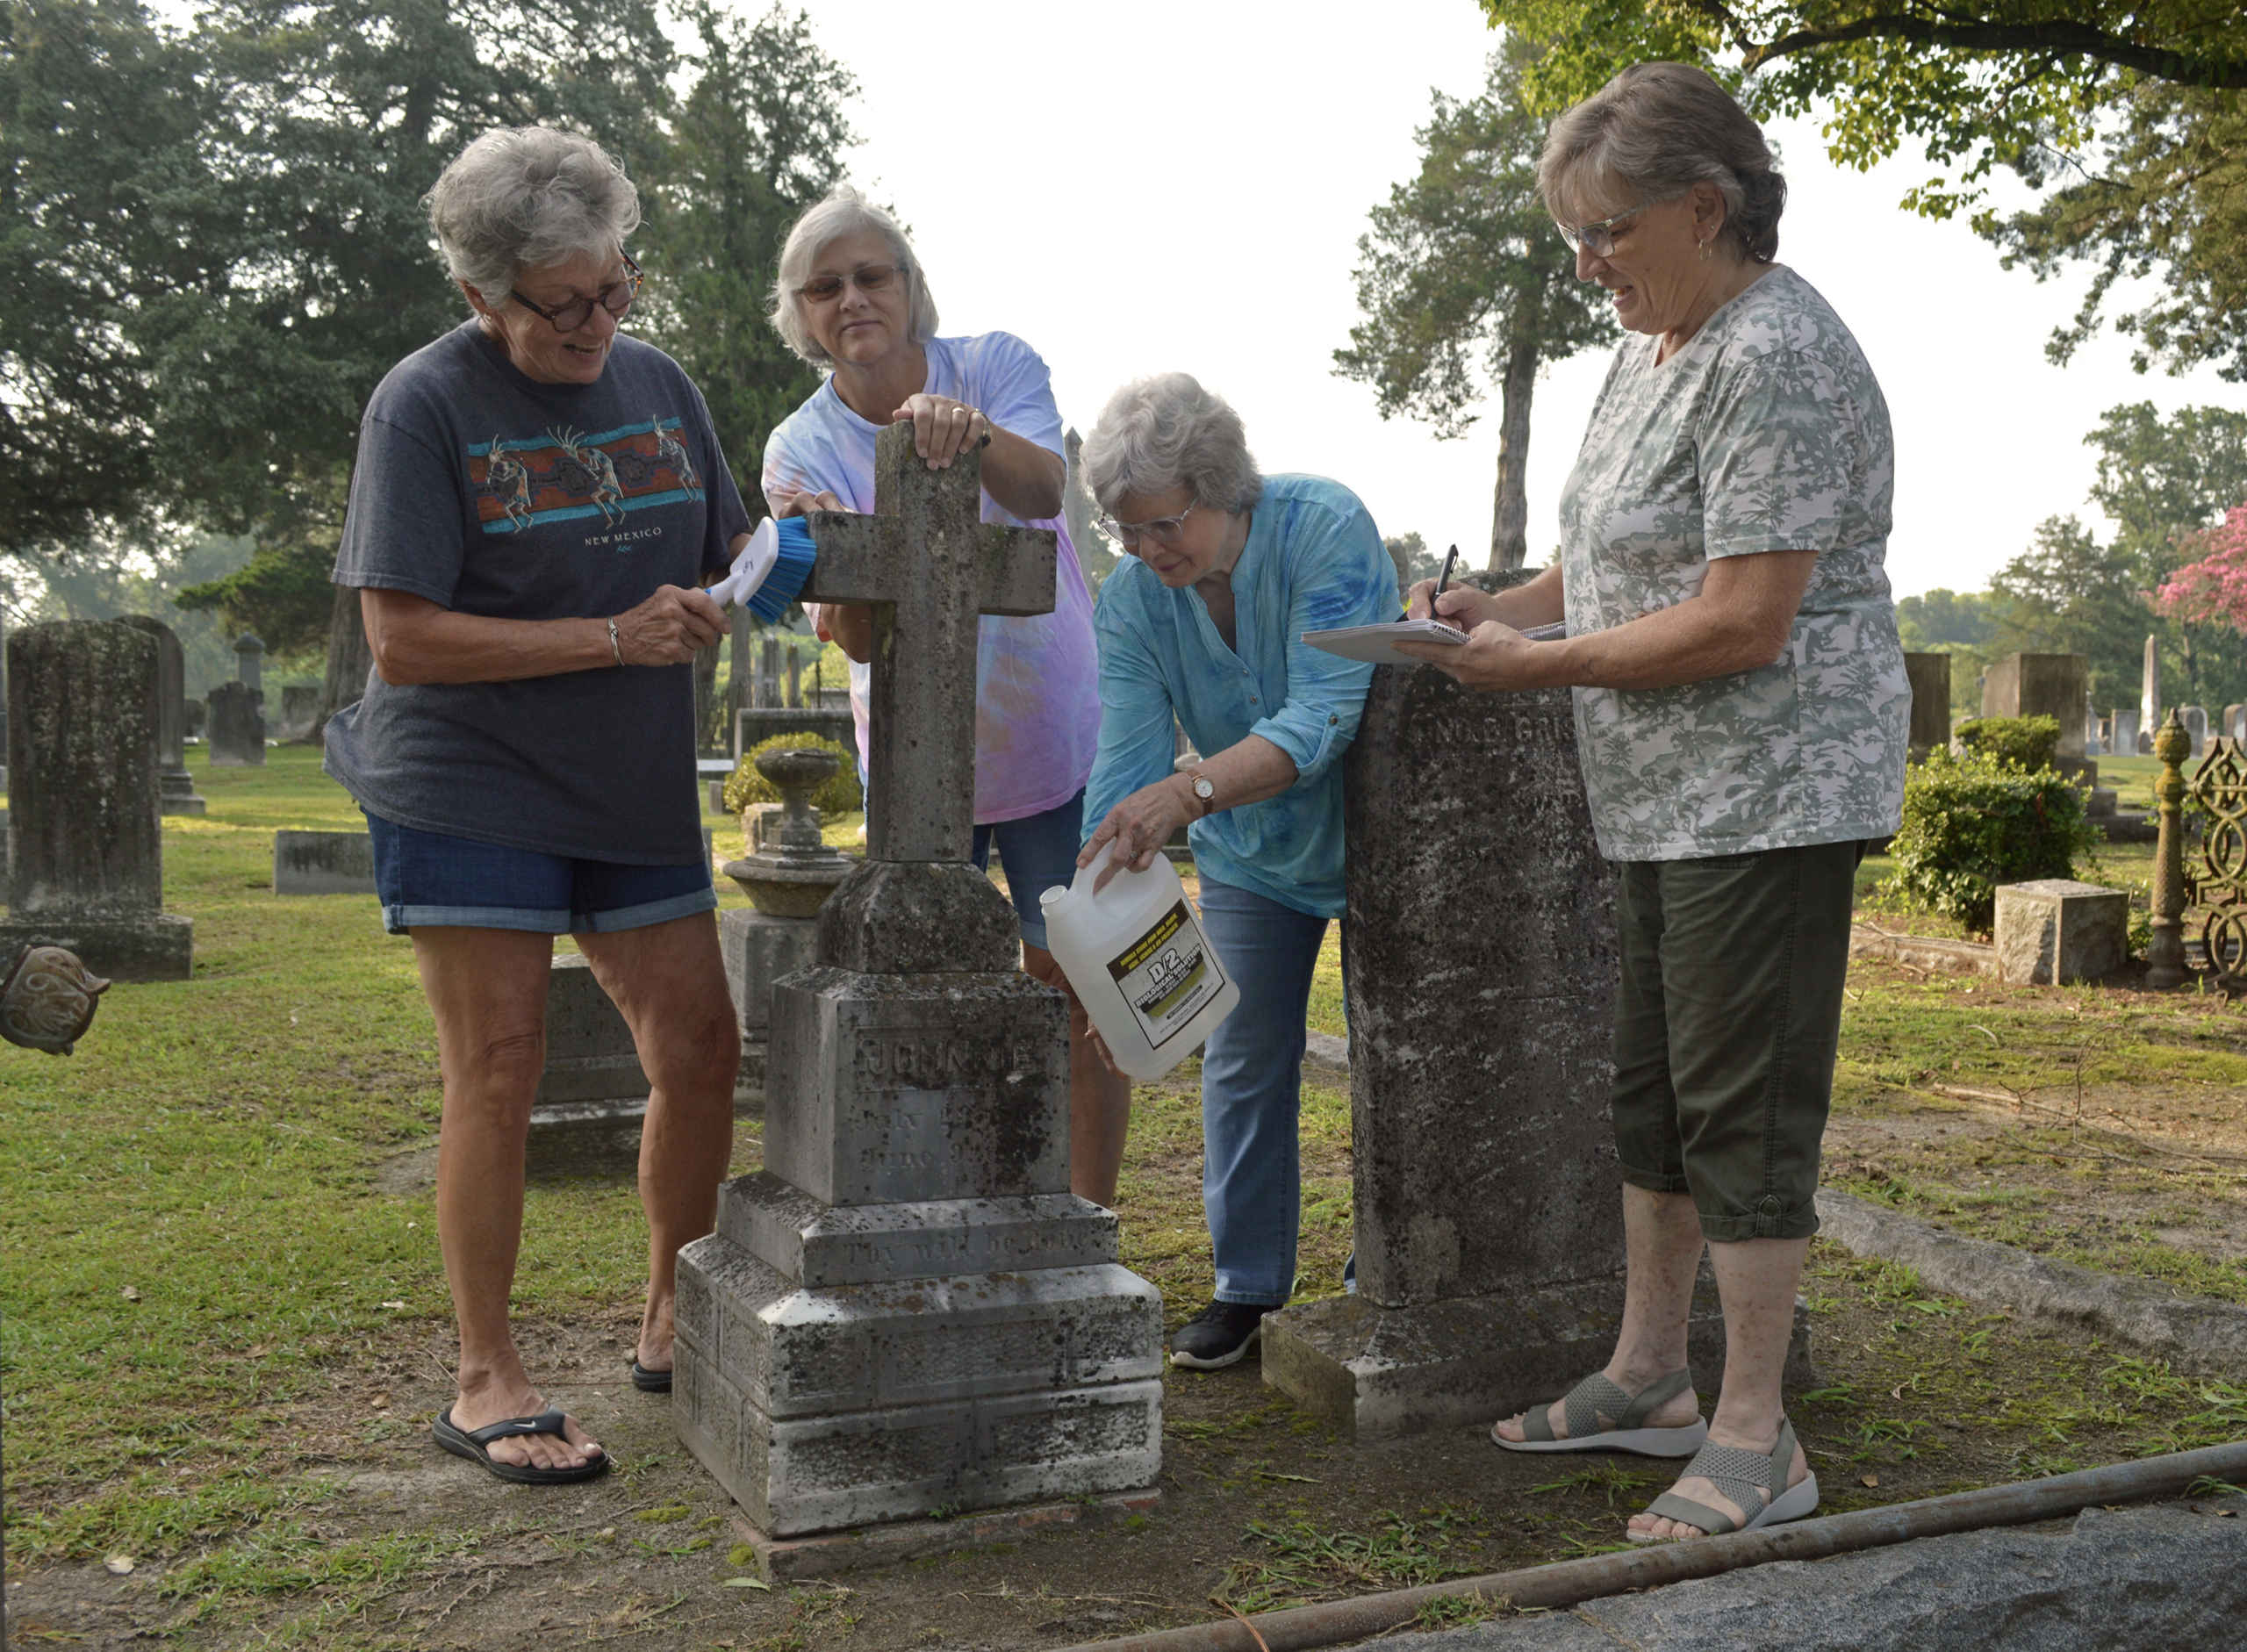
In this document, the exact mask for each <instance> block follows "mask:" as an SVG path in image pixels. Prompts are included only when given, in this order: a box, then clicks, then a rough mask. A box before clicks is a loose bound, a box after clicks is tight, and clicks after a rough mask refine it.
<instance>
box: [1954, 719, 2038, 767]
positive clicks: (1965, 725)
mask: <svg viewBox="0 0 2247 1652" xmlns="http://www.w3.org/2000/svg"><path fill="white" fill-rule="evenodd" d="M1957 732H1958V743H1959V744H1960V745H1962V746H1964V747H1965V748H1966V750H1967V751H1971V752H1973V753H1975V754H1976V755H1978V756H1980V757H1985V758H2000V759H2002V760H2003V761H2005V762H2007V763H2015V764H2018V765H2021V767H2022V768H2024V769H2027V770H2028V771H2030V772H2032V773H2033V772H2035V771H2036V770H2038V769H2049V768H2050V767H2051V766H2052V756H2053V754H2054V753H2055V752H2057V751H2058V750H2059V749H2060V725H2059V722H2058V721H2057V719H2055V718H2051V717H1976V718H1974V719H1973V720H1972V721H1971V722H1962V723H1960V724H1959V725H1958V730H1957Z"/></svg>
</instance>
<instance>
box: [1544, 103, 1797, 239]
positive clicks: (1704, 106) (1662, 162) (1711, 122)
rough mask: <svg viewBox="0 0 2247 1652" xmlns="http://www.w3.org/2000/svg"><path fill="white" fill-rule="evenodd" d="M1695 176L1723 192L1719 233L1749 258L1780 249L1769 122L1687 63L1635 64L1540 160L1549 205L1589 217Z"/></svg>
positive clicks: (1656, 195)
mask: <svg viewBox="0 0 2247 1652" xmlns="http://www.w3.org/2000/svg"><path fill="white" fill-rule="evenodd" d="M1696 183H1710V184H1713V185H1715V186H1716V190H1717V192H1718V193H1719V194H1720V195H1722V196H1723V197H1724V228H1723V229H1722V230H1720V231H1719V239H1720V240H1723V241H1728V242H1730V243H1731V244H1732V246H1733V248H1734V250H1735V251H1736V252H1737V253H1738V254H1739V255H1740V256H1741V257H1742V258H1744V259H1746V260H1748V262H1753V263H1759V264H1768V263H1770V262H1771V260H1772V259H1773V258H1775V257H1777V255H1778V250H1779V214H1780V213H1782V212H1784V211H1785V210H1786V205H1787V181H1786V179H1785V178H1784V177H1782V176H1780V175H1779V172H1778V170H1777V168H1776V167H1774V166H1773V164H1772V160H1771V148H1770V145H1769V144H1767V143H1765V142H1764V141H1763V129H1762V127H1761V126H1757V125H1756V124H1755V119H1753V118H1752V117H1751V116H1750V115H1749V114H1748V111H1746V110H1744V109H1742V108H1741V106H1740V104H1739V103H1738V102H1737V101H1736V100H1735V99H1734V97H1733V96H1732V94H1731V93H1729V92H1727V91H1726V90H1725V89H1724V88H1723V87H1721V86H1719V85H1718V84H1717V83H1716V82H1715V81H1713V80H1712V79H1711V78H1709V76H1708V75H1705V74H1704V73H1703V72H1702V71H1701V70H1699V69H1698V68H1693V67H1691V65H1690V64H1685V63H1634V64H1633V65H1632V66H1631V67H1630V68H1626V69H1625V70H1624V71H1623V72H1622V73H1621V74H1619V75H1617V76H1616V77H1615V78H1614V79H1613V80H1611V81H1609V82H1608V83H1607V84H1606V85H1604V86H1603V87H1601V88H1600V89H1599V90H1597V91H1596V92H1594V93H1593V94H1592V95H1591V96H1590V97H1587V98H1585V99H1584V100H1583V102H1582V103H1580V104H1577V105H1576V107H1575V108H1574V109H1571V110H1569V112H1568V113H1566V114H1565V115H1562V116H1561V118H1560V119H1558V120H1556V121H1554V123H1553V129H1552V130H1551V131H1550V132H1548V133H1546V134H1545V148H1544V151H1543V153H1542V154H1540V155H1539V156H1538V158H1537V186H1538V190H1539V191H1540V193H1541V194H1542V195H1543V196H1544V198H1545V210H1546V211H1547V212H1550V213H1552V214H1553V216H1554V219H1557V220H1559V221H1561V222H1562V223H1579V224H1582V223H1590V222H1592V221H1594V220H1595V219H1602V218H1605V217H1608V216H1609V215H1610V214H1612V213H1615V212H1623V211H1626V209H1628V208H1630V207H1633V206H1637V205H1640V204H1642V203H1647V202H1655V201H1673V200H1676V198H1678V197H1679V196H1682V195H1683V194H1684V193H1685V192H1686V191H1687V190H1690V189H1691V188H1692V187H1693V186H1694V185H1695V184H1696Z"/></svg>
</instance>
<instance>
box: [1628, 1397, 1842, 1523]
mask: <svg viewBox="0 0 2247 1652" xmlns="http://www.w3.org/2000/svg"><path fill="white" fill-rule="evenodd" d="M1792 1467H1794V1425H1793V1424H1792V1423H1791V1422H1788V1421H1786V1420H1785V1419H1781V1420H1780V1423H1779V1443H1778V1444H1777V1445H1776V1446H1774V1447H1771V1453H1770V1455H1769V1456H1768V1457H1767V1456H1765V1455H1764V1454H1762V1452H1760V1451H1742V1450H1741V1448H1740V1447H1737V1446H1704V1447H1701V1449H1700V1450H1699V1451H1698V1452H1696V1453H1695V1454H1694V1455H1693V1461H1692V1462H1689V1463H1687V1464H1686V1465H1685V1472H1684V1473H1683V1474H1682V1475H1680V1476H1677V1477H1678V1478H1679V1479H1681V1480H1690V1479H1692V1478H1693V1477H1694V1476H1699V1477H1700V1478H1701V1479H1704V1480H1706V1481H1708V1482H1710V1483H1712V1485H1714V1486H1715V1487H1716V1489H1717V1490H1719V1491H1721V1492H1723V1493H1724V1494H1725V1496H1726V1497H1727V1498H1731V1499H1732V1501H1733V1502H1734V1503H1736V1504H1738V1505H1740V1506H1741V1508H1743V1509H1749V1508H1755V1494H1756V1493H1757V1492H1759V1491H1760V1492H1762V1494H1763V1506H1762V1508H1760V1509H1756V1511H1755V1513H1754V1514H1753V1515H1751V1516H1749V1517H1748V1523H1747V1524H1746V1525H1745V1526H1741V1525H1738V1524H1736V1523H1734V1520H1733V1518H1732V1516H1730V1515H1729V1514H1727V1513H1726V1512H1724V1511H1723V1510H1722V1509H1712V1508H1711V1507H1710V1506H1709V1505H1707V1504H1705V1503H1696V1502H1695V1501H1693V1499H1692V1498H1682V1497H1679V1496H1678V1495H1677V1493H1676V1492H1675V1491H1665V1492H1663V1493H1662V1495H1661V1496H1660V1497H1658V1498H1655V1500H1654V1501H1653V1502H1651V1503H1649V1504H1648V1505H1647V1512H1648V1514H1658V1515H1660V1516H1662V1519H1666V1520H1677V1521H1680V1522H1682V1523H1683V1524H1684V1525H1687V1526H1698V1527H1700V1528H1701V1530H1702V1531H1704V1532H1705V1533H1708V1534H1709V1535H1710V1536H1711V1537H1716V1536H1718V1535H1719V1534H1721V1533H1726V1532H1752V1531H1754V1530H1755V1528H1756V1527H1757V1526H1777V1524H1779V1522H1780V1521H1782V1520H1798V1519H1802V1518H1803V1516H1805V1514H1809V1513H1812V1512H1815V1511H1816V1509H1817V1507H1818V1476H1816V1475H1814V1474H1805V1476H1803V1477H1802V1483H1801V1484H1800V1485H1798V1486H1792V1487H1790V1486H1789V1485H1788V1484H1787V1470H1788V1469H1791V1468H1792ZM1630 1537H1631V1541H1633V1543H1677V1542H1683V1541H1689V1540H1686V1539H1683V1538H1676V1537H1656V1536H1655V1535H1654V1533H1651V1532H1633V1533H1631V1534H1630Z"/></svg>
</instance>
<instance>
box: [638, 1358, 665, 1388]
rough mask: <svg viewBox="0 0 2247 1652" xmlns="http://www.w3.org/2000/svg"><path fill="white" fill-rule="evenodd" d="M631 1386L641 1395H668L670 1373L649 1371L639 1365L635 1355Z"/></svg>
mask: <svg viewBox="0 0 2247 1652" xmlns="http://www.w3.org/2000/svg"><path fill="white" fill-rule="evenodd" d="M632 1386H633V1387H635V1388H636V1389H638V1390H640V1391H641V1392H642V1393H643V1394H668V1393H670V1392H671V1373H670V1372H669V1371H650V1369H649V1368H647V1367H646V1366H644V1365H643V1364H641V1363H640V1361H639V1358H638V1356H637V1355H635V1356H634V1357H633V1361H632Z"/></svg>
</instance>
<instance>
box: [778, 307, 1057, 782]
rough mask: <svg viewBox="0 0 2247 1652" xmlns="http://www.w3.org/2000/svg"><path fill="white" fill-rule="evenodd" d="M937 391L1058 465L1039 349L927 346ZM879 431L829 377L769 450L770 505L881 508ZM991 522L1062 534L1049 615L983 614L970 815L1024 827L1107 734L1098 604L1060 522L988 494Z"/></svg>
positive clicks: (990, 343) (854, 700) (861, 708)
mask: <svg viewBox="0 0 2247 1652" xmlns="http://www.w3.org/2000/svg"><path fill="white" fill-rule="evenodd" d="M927 348H928V352H929V379H928V384H927V390H928V391H929V393H930V394H931V395H937V396H950V397H951V398H952V399H954V400H957V401H963V402H966V404H967V405H968V406H971V407H977V408H980V409H981V410H982V412H983V413H984V416H985V417H987V419H989V420H991V422H992V423H993V424H994V425H996V426H998V427H999V428H1000V429H1001V430H1004V431H1007V432H1009V434H1011V435H1017V436H1020V437H1022V438H1023V440H1025V441H1029V442H1036V443H1037V445H1038V446H1039V447H1041V448H1044V449H1047V450H1048V451H1050V452H1052V454H1054V455H1055V456H1057V457H1060V458H1062V459H1064V460H1066V457H1067V455H1066V453H1065V452H1064V451H1063V449H1062V446H1061V413H1060V410H1059V408H1058V407H1056V406H1054V402H1053V381H1052V374H1051V373H1049V372H1048V371H1047V370H1046V367H1045V362H1044V361H1043V360H1042V359H1040V357H1039V356H1038V354H1037V351H1036V350H1033V349H1032V348H1030V346H1029V345H1027V344H1025V343H1023V341H1021V340H1020V339H1018V338H1016V337H1015V336H1014V335H1013V334H1010V333H986V334H981V335H980V336H979V337H976V338H959V339H930V341H929V343H928V346H927ZM882 428H883V427H882V426H880V425H877V424H871V423H869V422H867V421H866V420H864V419H861V418H860V417H858V414H857V413H853V412H851V408H850V406H848V405H847V404H846V403H845V402H844V399H843V398H842V397H840V396H839V395H837V394H836V391H835V380H834V379H833V377H829V379H828V381H827V382H826V383H825V384H822V385H821V386H820V387H819V389H818V391H816V392H815V394H814V395H813V396H812V398H811V399H810V400H808V401H807V402H805V403H804V405H803V406H800V407H799V408H797V409H796V410H795V412H793V413H790V414H789V415H788V417H787V419H786V421H785V422H784V423H782V424H781V426H780V427H779V428H778V429H777V430H775V431H773V433H772V436H771V437H770V439H768V440H767V441H766V442H765V498H766V499H768V500H772V501H776V502H777V501H779V499H783V498H784V497H785V496H787V495H790V494H794V493H799V492H820V491H822V490H823V491H825V492H831V493H833V494H834V495H835V497H836V498H837V499H841V500H842V501H843V506H844V509H846V510H853V511H864V512H868V513H871V512H872V510H873V508H874V441H875V438H876V437H878V436H879V435H881V432H882ZM983 520H984V521H987V522H1003V523H1006V524H1009V526H1012V527H1017V528H1051V529H1052V531H1053V532H1054V533H1056V534H1058V535H1060V541H1061V555H1060V566H1059V569H1058V571H1057V572H1056V574H1055V578H1054V581H1053V612H1052V613H1051V614H1030V615H1027V616H1024V617H1020V618H1016V617H1010V616H1007V615H1002V614H986V615H984V616H983V626H982V636H981V642H980V647H979V648H978V650H977V653H976V660H975V819H976V821H977V822H978V823H979V824H980V823H983V822H993V821H1005V820H1021V819H1023V817H1024V816H1026V815H1041V814H1043V813H1045V811H1046V810H1047V809H1049V808H1059V807H1060V806H1061V805H1062V804H1064V803H1066V802H1067V801H1069V800H1070V799H1071V798H1073V797H1074V796H1075V795H1076V794H1077V793H1078V792H1079V791H1080V789H1082V787H1083V786H1084V783H1085V777H1086V776H1087V775H1088V774H1090V773H1091V772H1092V756H1093V751H1094V748H1095V746H1096V745H1097V744H1098V743H1099V739H1100V665H1099V658H1098V655H1097V652H1096V650H1095V646H1094V643H1093V636H1092V595H1091V593H1089V592H1088V591H1087V590H1086V589H1085V577H1084V573H1083V571H1082V570H1080V568H1079V567H1078V566H1077V554H1076V549H1075V548H1074V547H1073V545H1072V544H1071V543H1070V542H1069V530H1068V528H1067V526H1066V524H1065V523H1064V522H1063V521H1062V520H1061V519H1060V518H1059V517H1058V516H1056V517H1052V518H1050V519H1047V520H1044V521H1027V520H1025V519H1023V518H1022V517H1018V516H1010V515H1009V514H1007V513H1006V512H1005V511H1003V510H1001V509H1000V508H999V506H997V505H996V504H995V503H994V502H993V500H992V499H991V496H990V495H989V494H988V493H986V494H985V495H984V496H983ZM851 708H852V709H853V710H854V711H855V712H857V714H858V752H859V759H860V762H861V763H862V764H863V763H864V761H865V753H866V707H865V701H864V700H863V699H862V697H861V696H859V695H858V694H857V693H853V694H852V695H851Z"/></svg>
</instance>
